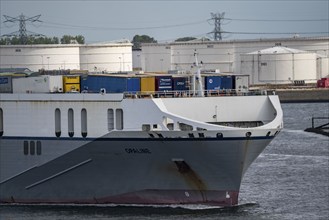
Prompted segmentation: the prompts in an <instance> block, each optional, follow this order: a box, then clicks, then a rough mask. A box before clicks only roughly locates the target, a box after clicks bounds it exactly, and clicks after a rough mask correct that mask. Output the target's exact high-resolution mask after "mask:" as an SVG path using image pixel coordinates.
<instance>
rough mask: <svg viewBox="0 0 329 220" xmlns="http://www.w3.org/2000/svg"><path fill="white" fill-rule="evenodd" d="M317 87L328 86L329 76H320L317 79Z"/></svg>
mask: <svg viewBox="0 0 329 220" xmlns="http://www.w3.org/2000/svg"><path fill="white" fill-rule="evenodd" d="M317 87H318V88H329V78H322V79H319V80H318V81H317Z"/></svg>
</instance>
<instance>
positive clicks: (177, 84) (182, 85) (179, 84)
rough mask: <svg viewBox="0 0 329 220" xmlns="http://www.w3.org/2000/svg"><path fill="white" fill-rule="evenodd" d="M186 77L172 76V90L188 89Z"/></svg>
mask: <svg viewBox="0 0 329 220" xmlns="http://www.w3.org/2000/svg"><path fill="white" fill-rule="evenodd" d="M187 80H188V78H187V77H173V78H172V90H174V91H183V90H188V87H187Z"/></svg>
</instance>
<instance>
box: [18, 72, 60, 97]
mask: <svg viewBox="0 0 329 220" xmlns="http://www.w3.org/2000/svg"><path fill="white" fill-rule="evenodd" d="M56 92H63V79H62V76H49V75H44V76H36V77H26V78H15V79H13V93H56Z"/></svg>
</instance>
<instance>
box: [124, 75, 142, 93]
mask: <svg viewBox="0 0 329 220" xmlns="http://www.w3.org/2000/svg"><path fill="white" fill-rule="evenodd" d="M126 91H127V92H130V93H136V92H139V91H141V79H140V78H127V89H126Z"/></svg>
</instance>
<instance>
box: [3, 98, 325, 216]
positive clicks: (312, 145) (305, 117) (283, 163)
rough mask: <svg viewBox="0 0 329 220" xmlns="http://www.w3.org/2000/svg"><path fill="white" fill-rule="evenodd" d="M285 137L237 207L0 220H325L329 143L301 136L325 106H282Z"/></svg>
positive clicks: (100, 210)
mask: <svg viewBox="0 0 329 220" xmlns="http://www.w3.org/2000/svg"><path fill="white" fill-rule="evenodd" d="M282 108H283V111H284V126H285V128H284V129H283V131H282V132H281V133H280V134H279V135H278V136H277V138H276V139H274V140H273V141H272V143H271V144H270V145H269V146H268V147H267V148H266V149H265V151H264V152H263V153H262V154H261V155H260V156H259V157H258V158H257V160H256V161H255V162H254V163H253V164H252V165H251V167H250V168H249V170H248V171H247V173H246V174H245V176H244V179H243V182H242V186H241V192H240V205H239V206H237V207H233V208H213V207H207V206H198V205H189V206H147V207H145V206H111V205H109V206H47V205H42V206H29V205H26V206H9V205H5V206H0V219H1V220H7V219H8V220H9V219H15V220H16V219H24V220H25V219H26V220H41V219H47V220H55V219H56V220H57V219H65V220H66V219H68V220H71V219H72V220H73V219H79V220H80V219H173V220H177V219H183V218H186V219H203V220H204V219H230V220H236V219H278V220H279V219H280V220H281V219H329V138H328V137H326V136H322V135H318V134H313V133H308V132H304V131H303V130H304V129H305V128H307V127H310V126H311V117H312V116H329V103H294V104H288V103H286V104H282Z"/></svg>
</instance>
